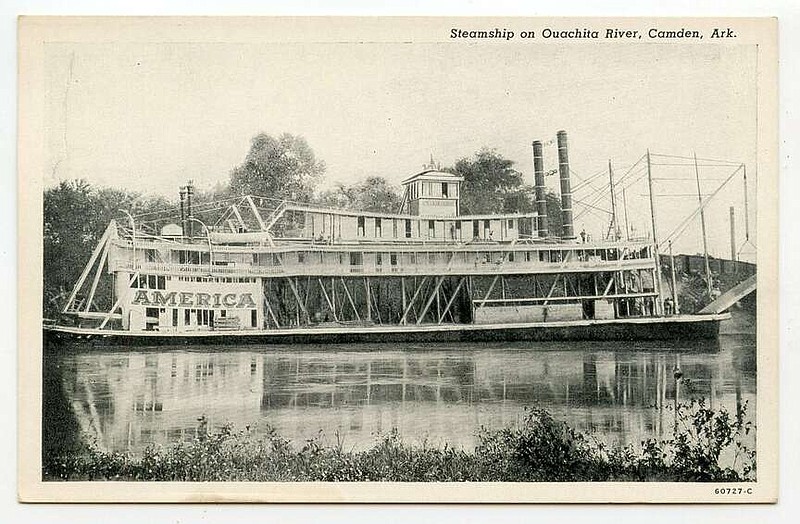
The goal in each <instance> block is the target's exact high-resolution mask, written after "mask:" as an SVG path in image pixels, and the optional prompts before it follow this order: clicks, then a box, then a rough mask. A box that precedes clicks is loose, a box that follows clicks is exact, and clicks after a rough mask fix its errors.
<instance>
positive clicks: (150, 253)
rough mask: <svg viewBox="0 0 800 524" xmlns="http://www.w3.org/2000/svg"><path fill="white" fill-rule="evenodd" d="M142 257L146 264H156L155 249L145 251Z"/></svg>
mask: <svg viewBox="0 0 800 524" xmlns="http://www.w3.org/2000/svg"><path fill="white" fill-rule="evenodd" d="M144 256H145V260H147V261H148V262H157V260H158V255H157V254H156V250H155V249H145V250H144Z"/></svg>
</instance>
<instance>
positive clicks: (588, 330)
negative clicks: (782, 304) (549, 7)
mask: <svg viewBox="0 0 800 524" xmlns="http://www.w3.org/2000/svg"><path fill="white" fill-rule="evenodd" d="M729 318H730V314H728V313H723V314H715V315H676V316H671V317H657V318H628V319H609V320H574V321H550V322H527V323H512V324H483V325H477V324H466V325H453V324H421V325H408V326H380V325H372V326H366V325H360V326H359V325H342V324H338V323H330V324H327V325H324V326H315V327H297V328H285V329H269V330H240V331H224V332H221V331H197V332H190V333H180V334H168V333H160V332H156V331H150V332H136V333H133V332H130V331H122V330H107V329H102V330H101V329H92V328H79V327H67V326H45V328H44V333H45V337H46V338H47V339H48V340H52V341H64V340H84V341H89V342H92V343H97V344H100V345H139V346H159V345H181V344H185V345H194V344H198V345H199V344H214V345H226V344H324V343H345V342H352V343H359V342H404V343H408V342H476V341H515V340H530V341H539V340H626V341H631V340H683V339H698V338H715V337H717V336H718V334H719V324H720V322H722V321H724V320H727V319H729Z"/></svg>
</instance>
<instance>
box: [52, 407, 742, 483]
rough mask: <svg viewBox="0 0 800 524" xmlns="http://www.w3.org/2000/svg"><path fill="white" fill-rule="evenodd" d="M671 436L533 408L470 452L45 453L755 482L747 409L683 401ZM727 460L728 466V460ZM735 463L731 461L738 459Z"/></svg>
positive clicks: (157, 471)
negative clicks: (604, 431) (607, 441)
mask: <svg viewBox="0 0 800 524" xmlns="http://www.w3.org/2000/svg"><path fill="white" fill-rule="evenodd" d="M677 420H678V424H676V431H675V433H674V435H673V438H672V439H669V440H661V441H657V440H654V439H649V440H646V441H644V442H642V443H641V445H640V446H635V447H634V446H626V447H619V446H612V447H607V446H605V445H603V444H602V443H600V442H598V441H597V440H596V439H594V438H593V437H591V436H587V435H584V434H581V433H579V432H576V431H575V430H574V429H572V428H571V427H569V426H568V425H567V424H566V423H564V422H560V421H556V420H555V419H553V417H552V416H551V415H550V414H549V413H548V412H547V411H546V410H544V409H538V408H535V409H529V410H527V411H526V414H525V417H524V419H523V421H522V423H521V424H519V426H518V427H515V428H506V429H501V430H497V431H488V430H482V431H481V432H480V433H479V435H478V441H479V442H478V445H477V446H476V447H475V448H474V450H472V451H467V450H462V449H455V448H452V447H450V446H447V445H445V446H443V447H430V446H428V445H427V444H421V445H409V444H407V443H405V442H403V441H402V439H401V438H400V437H399V435H398V434H397V432H396V431H392V432H391V433H389V434H388V435H385V436H383V437H382V438H381V440H380V441H379V442H378V443H377V444H376V445H375V446H373V447H372V448H370V449H367V450H365V451H345V450H344V449H343V445H342V443H341V441H338V439H337V443H336V444H334V445H325V444H324V443H323V439H322V435H321V434H320V435H318V436H317V437H315V438H312V439H309V440H307V441H305V442H304V443H303V444H302V445H299V446H295V445H293V444H292V443H291V442H290V441H288V440H287V439H285V438H283V437H281V436H280V435H278V434H277V432H276V431H275V430H274V429H272V428H267V430H266V432H265V433H263V432H262V433H261V434H257V433H256V432H254V431H252V430H250V429H249V428H248V429H247V430H246V431H234V428H232V427H230V426H227V427H224V428H222V430H221V431H219V432H216V433H212V434H200V436H199V437H198V438H197V439H195V440H193V441H192V442H184V443H177V444H174V445H172V446H170V447H167V448H160V447H149V448H147V449H146V450H145V451H144V452H143V453H142V454H141V455H140V456H132V455H129V454H126V453H113V452H105V451H102V450H100V449H99V448H98V447H97V446H96V445H92V444H85V445H84V448H83V449H82V450H80V451H75V450H73V451H71V452H67V453H64V454H61V455H51V456H48V457H44V459H45V460H44V465H43V476H44V479H45V480H147V481H393V482H427V481H437V482H462V481H504V482H542V481H547V482H559V481H572V482H575V481H578V482H580V481H748V480H755V473H756V470H755V458H756V457H755V451H754V450H750V449H749V448H748V447H747V446H746V445H745V444H744V440H745V436H746V435H748V434H749V433H750V431H751V430H752V425H751V423H750V422H745V421H744V420H745V408H743V409H742V410H741V411H740V412H739V413H736V415H734V416H731V415H730V414H729V413H728V412H727V411H726V410H724V409H720V410H717V411H714V410H711V409H709V408H707V407H706V406H705V404H704V403H703V402H702V401H693V402H692V403H691V404H689V405H680V406H679V407H678V413H677ZM726 453H727V454H728V455H727V458H726V462H725V463H726V464H728V463H729V464H730V465H729V466H724V465H723V460H722V457H723V455H724V454H726ZM731 457H732V458H731Z"/></svg>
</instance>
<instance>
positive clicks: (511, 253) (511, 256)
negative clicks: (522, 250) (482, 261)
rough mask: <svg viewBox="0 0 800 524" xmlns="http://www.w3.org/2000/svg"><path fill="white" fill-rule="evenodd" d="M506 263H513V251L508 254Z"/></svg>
mask: <svg viewBox="0 0 800 524" xmlns="http://www.w3.org/2000/svg"><path fill="white" fill-rule="evenodd" d="M508 261H509V262H513V261H514V252H513V251H509V252H508Z"/></svg>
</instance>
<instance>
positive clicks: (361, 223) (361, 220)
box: [358, 217, 364, 237]
mask: <svg viewBox="0 0 800 524" xmlns="http://www.w3.org/2000/svg"><path fill="white" fill-rule="evenodd" d="M358 236H360V237H363V236H364V217H358Z"/></svg>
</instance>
